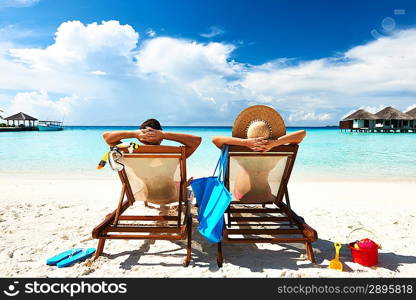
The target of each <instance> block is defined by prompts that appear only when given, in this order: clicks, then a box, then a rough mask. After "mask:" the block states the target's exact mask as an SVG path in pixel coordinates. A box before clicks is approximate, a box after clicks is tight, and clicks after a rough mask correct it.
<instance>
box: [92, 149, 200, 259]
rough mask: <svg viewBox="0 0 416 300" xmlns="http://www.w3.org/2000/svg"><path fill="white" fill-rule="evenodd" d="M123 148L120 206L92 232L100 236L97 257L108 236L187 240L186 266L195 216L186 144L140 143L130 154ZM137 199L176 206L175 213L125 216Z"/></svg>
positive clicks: (97, 236)
mask: <svg viewBox="0 0 416 300" xmlns="http://www.w3.org/2000/svg"><path fill="white" fill-rule="evenodd" d="M120 151H121V152H123V157H122V159H121V160H120V162H121V163H122V164H123V165H124V168H123V169H122V170H121V171H119V172H118V175H119V177H120V180H121V184H122V188H121V194H120V198H119V202H118V206H117V209H115V210H114V211H113V212H112V213H110V214H108V215H107V216H106V217H105V219H104V221H102V222H101V223H100V224H99V225H98V226H96V227H95V228H94V230H93V231H92V236H93V238H96V239H99V241H98V247H97V251H96V253H95V257H94V259H96V258H98V257H99V256H100V255H101V254H102V252H103V249H104V243H105V241H106V240H107V239H149V240H185V239H187V248H186V249H187V253H186V259H185V266H188V265H189V262H190V260H191V239H192V236H191V235H192V217H191V207H190V200H189V197H188V193H187V185H188V182H187V181H186V156H185V147H183V146H180V147H173V146H140V147H139V148H138V149H135V150H134V152H133V153H128V151H127V149H124V150H123V149H120ZM136 200H141V201H145V202H147V203H151V204H163V205H172V204H173V205H177V209H176V210H177V211H176V215H170V216H169V215H166V214H164V215H158V216H156V215H146V216H143V215H142V216H137V215H125V212H126V210H127V209H128V208H129V207H130V206H132V205H133V203H134V202H135V201H136ZM174 208H175V207H174ZM143 223H145V224H143ZM149 223H150V224H149ZM161 223H163V224H162V225H163V226H162V225H161Z"/></svg>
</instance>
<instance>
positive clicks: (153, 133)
mask: <svg viewBox="0 0 416 300" xmlns="http://www.w3.org/2000/svg"><path fill="white" fill-rule="evenodd" d="M164 138H165V136H164V134H163V131H161V130H157V129H153V128H151V127H146V129H141V137H140V141H142V142H145V143H149V144H160V143H161V142H162V141H163V139H164Z"/></svg>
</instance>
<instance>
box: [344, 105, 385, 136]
mask: <svg viewBox="0 0 416 300" xmlns="http://www.w3.org/2000/svg"><path fill="white" fill-rule="evenodd" d="M376 120H377V116H376V115H374V114H372V113H370V112H368V111H366V110H365V109H359V110H357V111H356V112H353V113H352V114H350V115H349V116H347V117H345V118H344V119H342V120H341V121H340V122H339V128H340V129H341V131H342V130H345V131H347V130H350V131H358V132H368V131H369V130H373V129H374V127H375V123H376Z"/></svg>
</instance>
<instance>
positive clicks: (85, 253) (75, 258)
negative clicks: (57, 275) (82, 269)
mask: <svg viewBox="0 0 416 300" xmlns="http://www.w3.org/2000/svg"><path fill="white" fill-rule="evenodd" d="M94 252H95V248H88V249H84V250H82V251H80V252H78V253H77V254H75V255H71V256H70V257H68V258H66V259H64V260H61V261H60V262H58V263H57V264H56V265H57V267H58V268H63V267H69V266H71V265H73V264H74V263H76V262H79V261H82V260H84V259H87V258H88V257H91V256H92V255H93V254H94Z"/></svg>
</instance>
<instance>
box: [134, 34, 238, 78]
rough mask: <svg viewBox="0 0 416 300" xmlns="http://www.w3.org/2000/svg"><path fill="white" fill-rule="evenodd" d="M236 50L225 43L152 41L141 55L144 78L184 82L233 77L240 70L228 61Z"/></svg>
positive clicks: (165, 38) (146, 45)
mask: <svg viewBox="0 0 416 300" xmlns="http://www.w3.org/2000/svg"><path fill="white" fill-rule="evenodd" d="M234 49H235V47H234V46H233V45H229V44H222V43H208V44H201V43H197V42H193V41H188V40H181V39H174V38H169V37H159V38H155V39H152V40H148V41H146V42H145V43H144V45H143V47H142V48H141V50H140V51H139V53H138V55H137V65H138V67H139V71H140V72H141V73H143V74H158V75H160V76H162V77H164V78H169V79H173V80H180V81H197V80H200V79H202V78H204V77H205V76H224V75H232V74H234V73H235V71H236V70H237V69H238V68H237V65H236V64H234V63H232V62H229V61H228V57H229V55H230V53H231V52H232V51H233V50H234Z"/></svg>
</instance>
